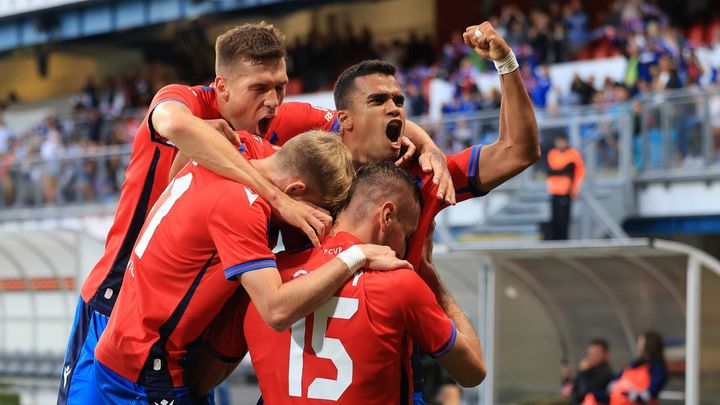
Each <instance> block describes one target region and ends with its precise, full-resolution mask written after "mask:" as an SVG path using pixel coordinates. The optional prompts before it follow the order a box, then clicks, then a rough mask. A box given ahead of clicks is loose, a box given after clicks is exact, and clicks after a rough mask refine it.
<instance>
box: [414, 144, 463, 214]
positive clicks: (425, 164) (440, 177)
mask: <svg viewBox="0 0 720 405" xmlns="http://www.w3.org/2000/svg"><path fill="white" fill-rule="evenodd" d="M418 163H419V164H420V167H421V168H422V170H423V171H424V172H425V173H429V172H432V173H433V183H434V184H437V186H438V193H437V198H438V200H445V202H446V203H448V204H450V205H455V202H456V200H455V186H454V185H453V182H452V177H451V176H450V170H449V169H448V166H447V160H446V159H445V155H444V154H443V153H442V151H440V149H437V148H433V149H430V150H429V151H428V152H424V153H423V154H421V155H420V157H419V158H418Z"/></svg>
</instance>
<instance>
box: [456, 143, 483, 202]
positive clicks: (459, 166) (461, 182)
mask: <svg viewBox="0 0 720 405" xmlns="http://www.w3.org/2000/svg"><path fill="white" fill-rule="evenodd" d="M481 152H482V145H475V146H472V147H469V148H467V149H465V150H464V151H462V152H460V153H458V154H457V155H451V156H448V157H447V158H446V161H447V166H448V170H449V171H450V177H452V181H453V186H454V187H455V198H456V200H457V202H461V201H465V200H468V199H470V198H473V197H481V196H484V195H486V194H487V193H484V192H482V191H480V190H478V188H477V182H476V180H475V177H476V176H477V172H478V165H479V163H480V153H481Z"/></svg>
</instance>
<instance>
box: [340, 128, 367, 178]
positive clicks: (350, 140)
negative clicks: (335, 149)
mask: <svg viewBox="0 0 720 405" xmlns="http://www.w3.org/2000/svg"><path fill="white" fill-rule="evenodd" d="M340 136H342V139H343V143H344V144H345V146H346V147H347V148H348V150H349V151H350V155H352V157H353V163H355V169H358V168H360V167H361V166H364V165H366V164H368V158H367V156H365V154H364V153H363V151H364V150H365V148H366V147H367V146H365V145H364V144H363V142H362V139H359V138H358V137H357V136H356V135H355V134H353V133H352V131H345V130H343V132H342V133H341V134H340Z"/></svg>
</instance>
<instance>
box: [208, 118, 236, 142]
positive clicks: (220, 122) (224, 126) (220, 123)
mask: <svg viewBox="0 0 720 405" xmlns="http://www.w3.org/2000/svg"><path fill="white" fill-rule="evenodd" d="M205 122H206V123H208V124H209V125H210V126H211V127H213V128H214V129H215V130H216V131H218V132H220V133H221V134H223V135H224V136H225V138H227V140H228V141H230V143H232V144H233V145H235V146H240V138H239V137H238V134H237V133H236V132H235V131H234V130H233V129H232V127H231V126H230V124H228V122H227V121H225V120H224V119H222V118H219V119H216V120H205Z"/></svg>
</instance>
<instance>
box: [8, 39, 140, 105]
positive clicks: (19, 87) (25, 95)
mask: <svg viewBox="0 0 720 405" xmlns="http://www.w3.org/2000/svg"><path fill="white" fill-rule="evenodd" d="M47 58H48V59H47V68H46V72H47V74H46V75H44V76H43V75H42V74H41V72H40V68H39V65H38V60H37V55H36V54H35V53H34V52H31V51H24V52H18V54H17V55H14V56H13V57H12V58H8V59H3V60H0V72H3V80H2V81H0V95H3V96H4V95H6V94H8V93H9V92H11V91H13V92H15V93H17V94H18V95H19V97H20V99H21V100H22V101H23V102H32V101H37V100H44V99H47V98H50V97H52V96H55V95H58V94H72V93H76V92H77V90H78V89H79V88H82V87H83V85H84V84H85V81H86V80H87V78H88V77H94V78H95V79H96V80H102V78H103V77H105V76H109V75H118V74H120V73H121V72H122V71H123V70H124V69H126V68H127V67H129V66H133V65H136V66H142V65H143V64H144V62H143V56H142V53H141V52H140V51H136V50H131V49H122V48H108V47H103V48H102V49H100V48H94V47H93V48H89V47H85V48H83V49H80V50H77V51H75V50H73V51H53V52H51V53H49V54H48V55H47Z"/></svg>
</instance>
